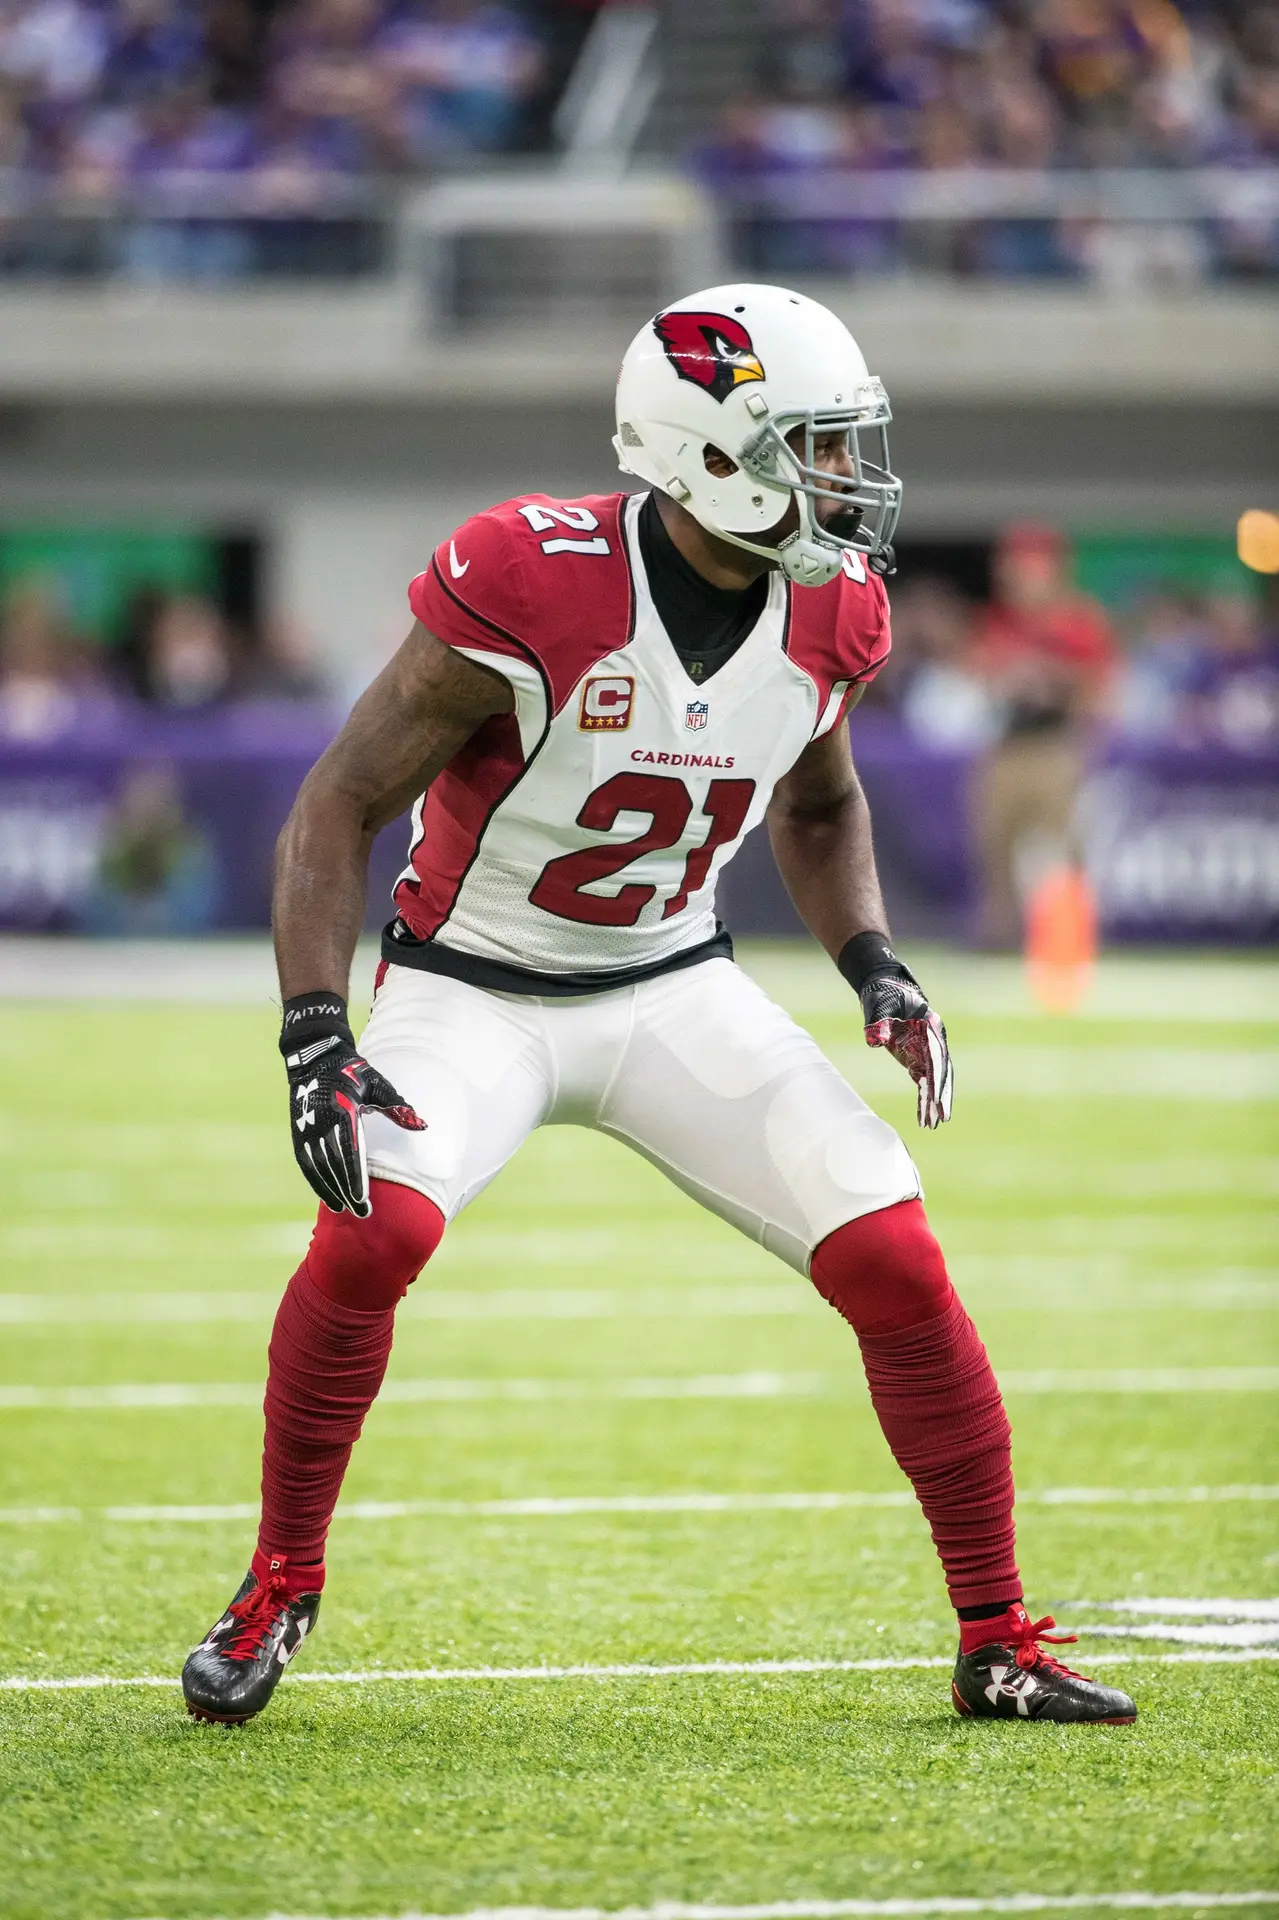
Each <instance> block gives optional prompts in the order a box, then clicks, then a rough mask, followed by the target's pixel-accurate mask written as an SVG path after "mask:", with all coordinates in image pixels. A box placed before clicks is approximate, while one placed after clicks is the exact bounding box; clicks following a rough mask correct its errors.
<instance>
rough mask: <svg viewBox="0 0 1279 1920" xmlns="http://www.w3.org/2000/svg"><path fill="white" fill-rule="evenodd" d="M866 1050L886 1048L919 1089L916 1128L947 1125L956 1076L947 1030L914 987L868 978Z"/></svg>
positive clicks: (882, 976) (886, 976) (888, 977)
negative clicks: (943, 1122)
mask: <svg viewBox="0 0 1279 1920" xmlns="http://www.w3.org/2000/svg"><path fill="white" fill-rule="evenodd" d="M859 997H860V999H861V1003H862V1018H863V1020H864V1021H865V1022H866V1045H867V1046H868V1047H887V1049H888V1051H889V1053H891V1054H892V1056H893V1059H894V1060H896V1061H897V1062H898V1064H899V1065H900V1066H903V1067H905V1069H906V1071H907V1073H908V1074H909V1075H910V1077H911V1079H912V1080H913V1081H914V1082H915V1085H916V1087H917V1088H918V1089H919V1124H920V1126H921V1127H939V1126H940V1125H941V1123H942V1121H943V1120H949V1119H950V1103H951V1097H952V1093H953V1090H954V1084H955V1072H954V1068H953V1067H952V1066H951V1061H950V1047H949V1045H948V1044H947V1040H946V1029H945V1027H944V1026H943V1025H942V1023H941V1020H940V1018H939V1016H938V1015H937V1014H935V1013H934V1012H933V1010H932V1008H931V1007H930V1006H929V1004H928V1001H927V1000H926V998H925V997H924V992H923V989H922V988H921V987H920V985H919V983H918V981H915V980H912V979H910V978H906V979H902V978H901V977H900V976H898V975H895V974H891V973H877V974H872V975H871V977H870V979H869V980H867V981H866V983H865V985H864V986H863V987H862V990H861V994H860V996H859Z"/></svg>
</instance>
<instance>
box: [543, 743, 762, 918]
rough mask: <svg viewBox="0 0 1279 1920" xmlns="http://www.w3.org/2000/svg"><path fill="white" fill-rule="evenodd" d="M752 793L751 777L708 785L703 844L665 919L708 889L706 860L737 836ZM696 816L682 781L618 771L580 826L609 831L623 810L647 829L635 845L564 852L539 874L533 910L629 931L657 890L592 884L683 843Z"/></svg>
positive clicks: (633, 884)
mask: <svg viewBox="0 0 1279 1920" xmlns="http://www.w3.org/2000/svg"><path fill="white" fill-rule="evenodd" d="M754 792H755V782H754V781H753V780H712V781H711V784H710V787H709V788H708V790H707V794H706V799H705V800H704V801H703V803H702V812H703V813H704V814H705V815H706V816H707V818H708V819H709V821H710V828H709V831H708V832H707V835H706V838H705V840H703V842H702V844H701V846H700V847H693V848H692V849H691V850H690V852H689V855H688V859H687V860H686V861H685V863H684V876H683V878H682V880H681V881H680V884H679V889H678V891H677V892H676V893H674V894H672V896H671V898H670V899H669V900H668V901H667V902H666V905H665V907H664V908H663V910H662V918H663V920H669V919H670V918H671V917H672V915H674V914H677V913H682V912H683V910H684V908H685V907H686V906H687V905H688V901H689V896H690V894H694V893H696V892H697V891H698V889H699V888H700V887H703V886H705V884H706V876H707V875H708V874H709V872H710V870H711V861H712V860H713V859H714V858H715V854H716V852H717V850H718V849H719V848H720V847H723V846H727V845H731V843H732V842H733V841H734V840H736V839H737V836H738V835H739V834H740V832H741V830H742V827H743V825H744V824H745V821H746V815H747V813H748V812H749V811H750V804H751V798H752V796H753V794H754ZM692 811H693V796H692V794H691V793H690V792H689V790H688V788H687V787H686V786H685V785H684V782H683V781H682V780H675V779H672V778H671V776H670V775H669V774H662V773H615V774H614V775H613V777H612V779H611V780H606V781H605V782H604V785H603V786H602V787H596V789H595V791H594V793H592V794H591V795H590V796H589V798H588V799H587V801H586V803H585V805H584V806H583V808H582V811H581V812H580V813H579V814H578V816H577V824H578V826H579V827H589V828H590V829H591V831H592V832H594V833H610V832H611V831H612V829H613V828H614V827H615V826H616V824H617V818H618V815H619V814H622V813H646V814H648V815H649V824H648V827H647V828H646V830H645V831H644V832H643V833H641V834H640V835H638V837H637V838H636V839H634V840H623V841H620V842H617V841H614V842H611V843H610V844H608V845H606V846H599V847H580V848H578V850H577V851H576V852H574V853H562V854H560V855H559V856H558V858H557V859H555V860H552V861H550V862H549V863H548V864H547V865H546V866H545V867H543V869H542V873H541V876H540V878H539V879H538V881H537V883H536V885H535V886H534V887H533V890H532V892H531V893H530V894H529V899H530V900H531V901H532V903H533V905H534V906H535V907H540V908H541V909H542V911H543V912H544V913H553V914H555V915H556V916H557V917H558V918H559V919H561V920H579V921H585V922H586V923H587V924H588V925H590V926H595V927H633V926H634V925H635V922H636V921H637V920H638V919H639V917H640V914H641V913H642V912H643V911H644V908H645V907H646V906H647V905H648V903H649V901H650V900H651V899H652V898H653V895H654V894H655V893H656V892H657V888H656V887H654V886H648V885H644V884H642V883H641V882H638V881H629V882H628V883H627V884H626V885H625V886H624V887H621V888H619V890H618V891H617V892H616V893H610V894H602V893H587V892H585V891H584V889H585V888H586V887H587V886H588V885H590V883H591V882H592V881H595V880H607V879H609V878H610V877H611V876H612V875H613V874H615V873H620V872H621V871H622V869H623V867H629V866H630V865H631V863H632V861H635V860H641V859H643V857H644V855H645V854H646V853H657V852H660V851H661V850H662V849H663V848H665V847H673V846H674V845H675V844H676V842H677V841H678V840H679V839H680V838H681V836H682V834H683V832H684V829H685V827H686V826H687V825H688V821H689V816H690V814H691V813H692Z"/></svg>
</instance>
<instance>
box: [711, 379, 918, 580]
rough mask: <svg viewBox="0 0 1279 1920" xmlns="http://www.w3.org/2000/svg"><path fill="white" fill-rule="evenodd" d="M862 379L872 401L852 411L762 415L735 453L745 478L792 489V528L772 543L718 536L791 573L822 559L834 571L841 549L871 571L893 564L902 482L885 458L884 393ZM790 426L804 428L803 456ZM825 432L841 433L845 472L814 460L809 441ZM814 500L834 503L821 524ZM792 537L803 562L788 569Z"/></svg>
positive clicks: (806, 570) (808, 572) (806, 572)
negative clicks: (848, 469)
mask: <svg viewBox="0 0 1279 1920" xmlns="http://www.w3.org/2000/svg"><path fill="white" fill-rule="evenodd" d="M867 385H868V386H870V387H873V388H874V389H875V390H876V391H875V392H874V394H873V395H872V396H871V404H870V406H867V405H865V404H863V405H862V406H860V407H859V408H858V409H857V411H856V412H847V411H844V410H843V409H831V410H829V411H825V410H823V411H816V410H810V411H809V412H807V413H779V414H771V415H770V416H769V417H768V418H767V419H766V420H764V421H763V422H762V424H761V425H760V426H759V427H758V428H757V430H756V431H755V432H754V433H753V434H752V435H751V436H750V438H749V439H748V440H747V441H746V442H745V443H744V444H743V446H742V447H741V448H740V450H739V452H738V454H737V459H738V461H739V463H740V465H741V467H742V468H743V470H744V471H745V472H746V473H749V474H750V475H751V477H752V479H754V480H757V481H759V482H760V484H761V485H763V486H766V487H769V488H771V489H774V490H776V491H777V492H779V493H780V492H786V493H789V494H790V495H791V496H792V498H793V499H794V500H795V502H796V505H797V506H798V508H799V528H798V531H797V532H796V533H793V534H788V535H787V537H786V539H785V540H784V541H783V542H781V544H780V545H779V546H777V547H775V548H769V547H765V546H763V545H762V544H761V543H757V542H754V541H749V540H747V539H745V538H744V537H743V536H742V535H741V534H735V533H730V532H728V531H727V530H723V531H724V538H726V539H728V540H730V541H732V543H733V544H734V545H735V546H748V547H750V549H751V551H752V552H756V553H764V554H770V555H775V556H776V557H777V558H779V559H780V560H781V563H782V565H783V567H784V568H785V570H786V572H787V573H790V574H791V575H792V578H797V579H801V578H804V579H811V578H812V576H813V573H814V571H815V569H816V568H817V567H819V566H822V562H824V566H822V570H823V571H825V572H827V573H828V574H829V575H830V576H831V577H833V575H834V574H835V572H837V571H838V562H837V560H836V559H835V556H837V555H840V554H843V553H860V554H863V555H865V557H866V559H867V560H868V561H869V563H870V565H871V566H872V567H873V568H874V569H875V571H876V572H877V573H891V572H892V570H893V549H892V538H893V533H894V531H895V529H896V526H897V518H898V515H899V514H900V512H901V498H902V483H901V481H900V480H899V479H898V478H897V476H896V474H895V473H894V472H893V470H892V468H891V466H890V465H889V455H888V423H889V421H890V420H891V419H892V414H891V412H890V410H889V406H888V398H887V395H886V394H885V393H884V390H883V387H882V386H881V385H880V383H879V382H878V381H873V382H868V383H867ZM868 415H869V417H868ZM797 427H802V428H803V432H804V451H803V455H802V457H801V455H800V454H798V453H797V452H796V451H795V449H794V447H792V445H791V444H790V441H789V440H788V438H787V435H788V434H791V433H793V432H794V431H795V429H796V428H797ZM831 433H843V434H847V436H848V452H849V456H850V458H851V461H852V467H853V471H852V475H851V477H850V478H848V479H842V478H839V477H837V476H836V475H834V474H832V473H830V472H828V471H827V470H826V469H825V468H823V467H820V466H819V465H818V464H817V450H816V442H817V441H818V439H820V438H821V437H822V436H823V435H826V434H831ZM863 435H866V436H867V438H868V440H869V442H870V449H871V452H870V453H868V452H867V451H866V450H865V449H864V448H863V444H862V436H863ZM872 456H873V457H872ZM819 501H830V502H832V503H833V504H834V505H835V506H837V507H838V509H839V511H838V513H836V514H834V515H832V516H831V518H830V519H828V520H827V522H826V524H825V525H823V524H822V522H821V521H820V520H819V518H818V513H817V505H818V502H819ZM797 545H799V546H800V547H802V548H803V549H805V550H806V554H805V563H804V564H802V565H801V567H800V569H799V570H798V571H793V570H792V566H791V565H790V564H788V556H790V557H792V558H793V559H794V560H800V559H801V555H800V554H797V553H794V551H793V550H794V548H795V547H796V546H797ZM814 547H815V548H816V549H818V551H817V552H816V553H814V552H813V550H812V549H813V548H814ZM822 548H825V549H826V553H825V554H824V555H822V554H821V553H820V549H822Z"/></svg>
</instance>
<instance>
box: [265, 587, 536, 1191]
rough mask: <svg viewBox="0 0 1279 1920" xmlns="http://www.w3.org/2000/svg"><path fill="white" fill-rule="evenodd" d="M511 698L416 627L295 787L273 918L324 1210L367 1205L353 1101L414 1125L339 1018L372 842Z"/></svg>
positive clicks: (302, 1153) (304, 1140)
mask: <svg viewBox="0 0 1279 1920" xmlns="http://www.w3.org/2000/svg"><path fill="white" fill-rule="evenodd" d="M513 704H514V696H513V694H512V692H511V689H510V687H509V685H508V684H507V682H506V681H505V680H503V679H501V678H500V676H499V675H497V674H495V673H493V672H491V671H490V670H489V669H488V668H486V667H481V666H478V665H476V664H475V663H474V662H472V661H470V660H467V659H465V658H464V657H463V656H462V655H460V654H458V653H455V652H453V651H452V650H451V649H450V648H448V647H446V646H445V645H444V643H443V642H442V641H441V640H437V639H436V637H435V635H434V634H432V633H428V631H427V630H426V628H425V627H423V626H422V625H421V623H420V622H416V623H415V624H414V627H413V631H412V632H411V633H410V635H409V637H408V639H407V640H406V641H405V642H404V645H403V646H402V647H401V648H400V650H399V652H398V653H397V654H396V655H395V658H394V659H393V660H392V661H391V662H390V664H389V666H387V667H386V668H384V670H383V671H382V672H381V673H380V674H379V675H378V677H377V679H376V680H375V681H374V682H373V684H372V686H371V687H369V689H368V690H367V692H366V693H364V694H363V695H362V696H361V698H360V699H359V701H357V703H356V705H355V707H354V708H353V710H352V712H351V715H350V718H349V719H348V720H347V723H346V725H345V726H344V727H343V729H342V731H341V733H339V735H338V737H337V739H336V740H335V741H334V742H333V744H332V746H331V747H330V748H329V749H328V751H327V752H326V753H324V754H322V755H321V757H320V759H319V760H317V761H316V763H315V765H314V766H313V767H312V769H311V771H310V773H309V774H308V775H307V777H306V779H305V780H304V781H303V782H302V787H301V790H300V791H299V793H298V797H297V799H296V801H295V802H294V804H293V811H292V812H291V813H290V815H289V817H288V820H287V821H286V822H285V826H284V831H283V832H282V833H281V835H280V839H279V843H278V845H277V847H276V858H275V895H274V900H273V903H272V911H271V922H272V927H273V929H274V934H275V955H276V964H277V966H278V968H279V974H280V992H281V996H282V998H283V1002H284V1023H283V1029H282V1032H281V1036H280V1051H281V1052H282V1053H283V1055H284V1058H285V1064H286V1066H287V1068H288V1074H289V1086H290V1099H291V1105H290V1114H291V1127H290V1132H291V1136H292V1140H293V1151H294V1154H295V1155H296V1157H297V1162H298V1165H299V1166H300V1167H301V1169H302V1172H303V1173H304V1174H305V1175H306V1178H307V1179H308V1180H309V1181H310V1183H311V1186H312V1187H313V1188H314V1189H315V1191H316V1193H317V1194H318V1195H319V1197H320V1199H321V1200H323V1202H324V1204H325V1205H326V1206H327V1207H329V1208H331V1209H332V1211H333V1212H335V1213H340V1212H341V1211H342V1210H343V1208H347V1209H349V1210H350V1211H351V1212H352V1213H356V1214H359V1215H361V1216H364V1215H367V1214H368V1213H369V1212H370V1210H371V1209H370V1206H369V1197H368V1170H367V1167H366V1164H365V1156H364V1129H363V1127H362V1125H361V1122H360V1114H361V1112H362V1110H363V1109H364V1108H366V1107H374V1108H377V1109H378V1110H379V1111H380V1112H384V1113H387V1114H389V1115H390V1117H391V1118H392V1119H393V1120H396V1121H397V1122H398V1123H399V1124H400V1125H401V1126H407V1127H413V1128H417V1127H420V1126H421V1124H422V1122H421V1121H420V1120H419V1119H418V1117H417V1115H416V1114H415V1113H414V1112H413V1110H412V1108H411V1107H409V1106H408V1105H407V1104H406V1103H405V1102H404V1101H403V1100H401V1098H400V1096H399V1094H398V1093H397V1092H396V1091H395V1088H394V1087H392V1086H391V1085H390V1084H389V1083H388V1082H387V1081H386V1080H385V1079H384V1078H383V1076H382V1075H381V1074H380V1073H378V1072H377V1071H376V1069H375V1068H373V1067H371V1066H370V1065H369V1064H368V1062H367V1061H366V1060H364V1059H363V1058H362V1057H361V1055H360V1053H359V1052H358V1050H357V1048H356V1045H355V1040H354V1037H353V1035H352V1032H351V1026H350V1022H349V1020H348V1017H347V1006H346V1001H347V990H348V982H349V979H350V973H351V960H352V956H353V955H354V953H355V943H356V940H357V939H358V938H359V933H360V929H361V927H362V926H363V924H364V903H365V895H366V890H367V885H368V865H369V850H370V848H371V847H372V845H373V840H374V836H375V835H376V834H377V833H378V831H379V829H380V828H382V827H384V826H386V825H387V824H388V822H390V821H392V820H394V819H395V818H396V816H397V814H400V813H402V812H403V810H404V808H405V807H406V806H407V805H408V804H409V802H410V801H412V800H415V799H416V798H417V796H418V794H419V793H422V792H424V791H425V789H426V788H427V787H429V786H430V784H431V782H432V780H434V779H435V777H436V775H437V774H438V773H440V772H441V771H442V769H443V768H444V767H446V766H447V765H448V763H449V761H450V760H451V759H452V758H453V756H454V755H455V754H456V753H457V752H458V750H459V748H461V747H462V746H464V745H465V743H466V742H467V741H468V740H469V739H470V737H471V735H472V734H473V733H474V732H475V730H476V728H477V727H479V726H482V725H483V723H484V721H485V720H487V719H489V718H490V717H491V716H492V715H493V714H497V713H507V712H509V711H510V710H511V708H512V706H513Z"/></svg>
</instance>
